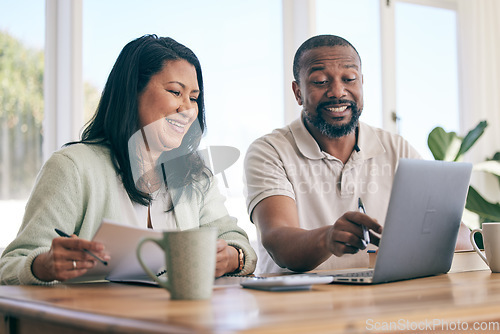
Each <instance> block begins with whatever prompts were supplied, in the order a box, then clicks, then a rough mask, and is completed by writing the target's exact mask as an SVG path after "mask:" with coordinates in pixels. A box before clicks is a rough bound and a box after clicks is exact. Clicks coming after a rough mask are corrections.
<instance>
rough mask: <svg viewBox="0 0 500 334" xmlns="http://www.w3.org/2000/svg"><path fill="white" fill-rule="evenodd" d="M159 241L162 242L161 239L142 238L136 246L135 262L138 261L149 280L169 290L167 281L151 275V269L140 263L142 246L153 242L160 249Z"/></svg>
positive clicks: (153, 274)
mask: <svg viewBox="0 0 500 334" xmlns="http://www.w3.org/2000/svg"><path fill="white" fill-rule="evenodd" d="M161 241H162V240H161V239H153V238H143V239H142V240H141V241H139V244H137V249H136V255H137V260H139V263H140V265H141V267H142V269H144V271H145V272H146V274H148V276H149V277H151V279H153V280H154V281H155V282H156V283H158V285H160V286H161V287H163V288H165V289H167V290H170V284H169V283H168V280H161V279H159V278H158V277H157V276H156V274H155V273H153V271H152V270H151V269H149V267H148V266H146V264H145V263H144V262H143V261H142V258H141V249H142V246H143V245H144V244H145V243H146V242H154V243H155V244H157V245H158V247H160V248H162V247H161V244H160V242H161Z"/></svg>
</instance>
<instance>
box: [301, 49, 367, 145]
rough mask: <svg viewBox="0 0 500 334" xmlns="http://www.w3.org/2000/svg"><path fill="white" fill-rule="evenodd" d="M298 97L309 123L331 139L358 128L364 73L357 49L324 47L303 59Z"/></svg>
mask: <svg viewBox="0 0 500 334" xmlns="http://www.w3.org/2000/svg"><path fill="white" fill-rule="evenodd" d="M299 77H300V79H299V82H294V85H293V89H294V93H295V97H296V99H297V101H298V103H299V104H300V105H302V106H303V108H304V119H305V121H306V126H308V127H311V126H312V127H314V128H316V129H317V130H319V132H320V133H321V134H322V135H324V136H327V137H329V138H340V137H343V136H345V135H347V134H349V133H351V132H352V131H354V129H355V128H356V126H357V124H358V119H359V116H360V115H361V112H362V110H363V76H362V74H361V62H360V59H359V56H358V54H357V53H356V51H355V50H354V49H353V48H351V47H349V46H333V47H329V46H323V47H318V48H314V49H311V50H309V51H306V52H305V53H304V54H303V56H302V59H301V60H300V72H299Z"/></svg>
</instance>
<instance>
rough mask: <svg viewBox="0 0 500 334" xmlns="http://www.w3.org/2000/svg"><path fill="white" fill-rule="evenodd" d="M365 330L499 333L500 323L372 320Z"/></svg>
mask: <svg viewBox="0 0 500 334" xmlns="http://www.w3.org/2000/svg"><path fill="white" fill-rule="evenodd" d="M366 330H367V331H373V332H377V333H378V332H388V331H390V332H393V331H399V332H401V333H403V332H408V333H411V332H415V331H418V332H422V331H423V332H435V331H437V332H441V331H447V332H448V331H451V332H453V333H460V332H464V333H470V332H471V331H473V332H475V333H482V332H492V333H498V332H499V331H500V323H499V322H498V321H490V322H488V321H481V322H479V321H476V322H472V323H470V322H464V321H460V320H455V321H448V320H444V319H425V320H422V321H412V320H409V319H398V320H397V321H376V320H374V319H367V320H366Z"/></svg>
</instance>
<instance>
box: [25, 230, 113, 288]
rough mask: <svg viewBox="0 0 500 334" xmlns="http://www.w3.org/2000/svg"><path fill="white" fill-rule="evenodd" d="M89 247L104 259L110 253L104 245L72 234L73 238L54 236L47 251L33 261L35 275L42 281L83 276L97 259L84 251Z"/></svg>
mask: <svg viewBox="0 0 500 334" xmlns="http://www.w3.org/2000/svg"><path fill="white" fill-rule="evenodd" d="M84 249H87V250H89V251H91V252H92V253H94V254H95V255H96V256H97V257H99V258H101V259H103V260H104V261H109V258H110V257H109V255H108V254H107V253H106V252H105V250H104V245H103V244H101V243H99V242H94V241H88V240H84V239H80V238H78V237H77V236H76V235H74V234H73V235H72V236H71V238H64V237H61V238H54V239H53V240H52V245H51V247H50V250H49V251H48V252H47V253H43V254H40V255H38V256H37V257H36V258H35V260H34V261H33V264H32V267H31V270H32V272H33V275H35V276H36V277H37V278H38V279H40V280H42V281H47V282H50V281H53V280H58V281H66V280H68V279H71V278H75V277H78V276H81V275H83V274H85V273H86V272H87V270H89V269H91V268H93V267H94V266H95V265H96V262H97V260H96V259H94V258H93V257H92V256H91V255H89V254H88V253H86V252H84V251H83V250H84Z"/></svg>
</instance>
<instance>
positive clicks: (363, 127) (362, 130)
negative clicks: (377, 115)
mask: <svg viewBox="0 0 500 334" xmlns="http://www.w3.org/2000/svg"><path fill="white" fill-rule="evenodd" d="M358 147H359V152H357V153H360V156H361V158H362V159H364V160H368V159H371V158H374V157H376V156H378V155H381V154H384V153H385V148H384V145H382V142H381V141H380V138H379V136H378V133H377V132H376V131H375V128H373V127H371V126H369V125H368V124H365V123H363V122H359V132H358Z"/></svg>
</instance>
